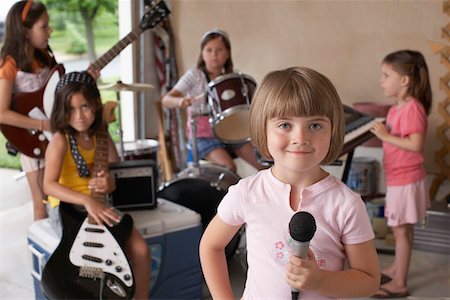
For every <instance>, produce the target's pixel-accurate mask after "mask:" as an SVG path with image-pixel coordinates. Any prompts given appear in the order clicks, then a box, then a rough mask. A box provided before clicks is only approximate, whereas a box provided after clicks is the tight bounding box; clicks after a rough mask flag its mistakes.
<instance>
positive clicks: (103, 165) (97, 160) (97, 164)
mask: <svg viewBox="0 0 450 300" xmlns="http://www.w3.org/2000/svg"><path fill="white" fill-rule="evenodd" d="M96 138H97V143H96V147H95V156H94V166H93V168H92V174H93V176H94V177H97V174H98V173H99V172H100V171H105V172H108V170H109V163H108V133H107V131H106V128H102V129H100V130H99V131H98V132H97V134H96ZM91 196H92V198H94V200H96V201H100V202H105V201H106V194H105V193H99V192H96V191H94V190H93V191H92V193H91ZM88 220H89V223H91V224H95V223H96V222H95V220H94V218H92V217H91V216H90V215H89V216H88Z"/></svg>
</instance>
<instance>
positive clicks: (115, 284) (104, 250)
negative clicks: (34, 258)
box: [41, 202, 134, 299]
mask: <svg viewBox="0 0 450 300" xmlns="http://www.w3.org/2000/svg"><path fill="white" fill-rule="evenodd" d="M59 210H60V216H61V223H62V226H63V235H62V239H61V242H60V244H59V245H58V247H57V248H56V250H55V252H53V254H52V256H51V257H50V259H49V260H48V262H47V264H46V265H45V268H44V270H43V272H42V278H41V284H42V291H43V293H44V295H45V296H46V297H47V298H49V299H131V298H132V297H133V294H134V277H133V273H132V271H131V268H130V266H129V263H128V260H127V258H126V256H125V254H124V251H123V248H124V246H125V241H126V240H127V238H128V237H129V235H130V233H131V230H132V228H133V220H132V218H131V217H130V215H128V214H125V215H123V216H122V218H121V221H120V223H118V224H116V225H115V226H113V227H109V226H104V225H96V224H90V223H89V222H88V220H87V218H86V217H85V213H82V212H80V211H77V210H76V209H75V208H74V207H73V205H71V204H67V203H64V202H61V203H60V208H59Z"/></svg>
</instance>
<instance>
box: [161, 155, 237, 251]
mask: <svg viewBox="0 0 450 300" xmlns="http://www.w3.org/2000/svg"><path fill="white" fill-rule="evenodd" d="M239 179H240V178H239V176H238V175H236V174H235V173H233V172H231V171H229V170H228V169H226V168H224V167H221V166H219V165H215V164H212V163H209V164H205V165H200V166H198V167H188V168H187V169H185V170H184V171H182V172H180V173H179V174H177V175H176V177H175V178H174V179H172V180H171V181H169V182H167V183H165V184H164V185H163V186H162V187H161V188H160V190H159V192H158V197H159V198H163V199H166V200H170V201H172V202H175V203H177V204H180V205H182V206H185V207H187V208H189V209H192V210H194V211H196V212H197V213H198V214H200V216H201V219H202V224H203V228H204V229H205V228H206V226H208V224H209V222H210V221H211V219H212V218H213V217H214V216H215V214H216V211H217V206H218V205H219V203H220V201H222V198H223V196H225V194H226V193H227V191H228V187H229V186H230V185H233V184H236V183H237V182H238V181H239ZM239 240H240V234H237V235H236V236H235V237H234V238H233V239H232V240H231V241H230V243H229V245H228V246H227V248H226V255H227V258H231V257H232V256H233V255H234V253H235V252H236V250H237V247H238V244H239Z"/></svg>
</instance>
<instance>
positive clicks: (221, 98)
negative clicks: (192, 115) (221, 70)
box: [207, 73, 256, 144]
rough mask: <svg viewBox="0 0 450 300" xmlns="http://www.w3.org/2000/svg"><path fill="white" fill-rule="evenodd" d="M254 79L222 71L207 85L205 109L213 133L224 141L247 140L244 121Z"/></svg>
mask: <svg viewBox="0 0 450 300" xmlns="http://www.w3.org/2000/svg"><path fill="white" fill-rule="evenodd" d="M255 89H256V82H255V80H254V79H253V78H252V77H250V76H248V75H245V74H236V73H231V74H226V75H223V76H219V77H217V78H216V79H215V80H213V81H211V82H210V83H209V84H208V89H207V93H208V108H209V112H210V114H211V119H210V121H211V124H212V128H213V132H214V135H215V136H216V137H217V138H218V139H220V140H221V141H223V142H224V143H227V144H238V143H242V142H245V141H248V140H249V139H250V132H249V124H248V120H249V117H250V102H251V99H252V97H253V93H254V92H255Z"/></svg>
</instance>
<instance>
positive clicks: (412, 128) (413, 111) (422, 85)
mask: <svg viewBox="0 0 450 300" xmlns="http://www.w3.org/2000/svg"><path fill="white" fill-rule="evenodd" d="M381 72H382V77H381V80H380V83H381V87H382V88H383V90H384V94H385V95H386V96H388V97H393V98H395V99H396V101H397V104H396V105H394V106H392V108H391V109H390V110H389V112H388V115H387V118H386V125H384V124H382V123H378V124H375V125H374V126H373V128H372V130H371V131H372V133H374V134H375V135H376V136H377V137H378V138H379V139H380V140H382V141H383V152H384V158H383V160H384V162H383V164H384V171H385V177H386V205H385V217H386V218H387V223H388V226H390V227H392V231H393V234H394V238H395V259H394V261H393V263H392V265H391V266H389V267H388V268H386V269H385V270H383V271H382V276H381V287H380V289H379V291H378V293H377V294H376V295H375V296H374V297H375V298H398V297H407V296H408V295H409V291H408V286H407V277H408V269H409V263H410V257H411V249H412V244H413V232H414V224H415V223H417V222H418V221H419V220H421V219H423V218H424V217H425V213H426V209H427V207H429V198H428V192H427V188H426V184H425V169H424V166H423V162H424V142H425V135H426V132H427V125H428V122H427V115H428V114H429V112H430V107H431V101H432V95H431V87H430V79H429V75H428V67H427V64H426V62H425V59H424V57H423V55H422V54H421V53H419V52H417V51H411V50H401V51H397V52H393V53H391V54H389V55H387V56H386V57H385V58H384V60H383V62H382V65H381Z"/></svg>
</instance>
